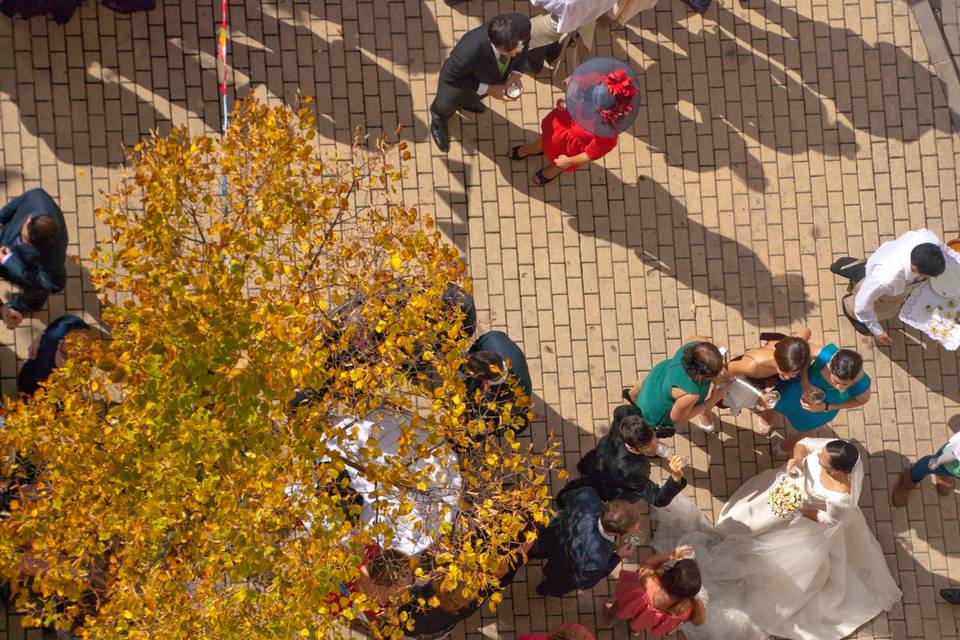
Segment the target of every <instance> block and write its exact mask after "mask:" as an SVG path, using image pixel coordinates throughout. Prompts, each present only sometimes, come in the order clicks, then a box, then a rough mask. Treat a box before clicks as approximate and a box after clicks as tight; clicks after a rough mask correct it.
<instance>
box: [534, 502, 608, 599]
mask: <svg viewBox="0 0 960 640" xmlns="http://www.w3.org/2000/svg"><path fill="white" fill-rule="evenodd" d="M560 507H561V508H560V511H558V512H557V515H556V516H554V518H553V520H551V521H550V525H549V526H548V527H547V528H546V529H545V530H544V531H543V533H542V534H541V535H540V536H539V537H538V538H537V542H536V544H535V545H534V548H533V549H531V551H530V553H529V554H528V555H529V556H530V557H531V558H546V559H547V562H548V563H556V564H557V565H559V566H560V567H563V568H566V569H567V570H568V571H569V575H567V576H565V578H569V583H570V586H572V587H574V588H576V589H589V588H591V587H593V585H595V584H597V583H598V582H600V581H601V580H603V579H604V578H606V577H607V576H608V575H610V574H611V573H612V572H613V570H614V569H615V568H616V567H617V565H618V564H620V556H618V555H617V545H616V543H614V542H611V541H610V540H607V539H606V538H605V537H603V535H602V534H601V533H600V516H601V515H602V514H603V501H601V500H600V496H599V495H598V494H597V492H596V490H595V489H594V488H593V487H581V488H579V489H574V490H572V491H568V492H567V493H566V494H565V495H564V497H563V502H562V504H560ZM547 573H548V571H547V569H546V568H545V569H544V575H547ZM550 573H554V572H550Z"/></svg>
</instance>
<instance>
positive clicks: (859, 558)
mask: <svg viewBox="0 0 960 640" xmlns="http://www.w3.org/2000/svg"><path fill="white" fill-rule="evenodd" d="M828 442H830V439H827V438H817V439H814V438H807V439H805V440H802V441H801V443H802V444H804V445H805V446H806V447H807V448H808V450H809V451H810V452H811V453H810V455H808V456H807V457H806V458H805V459H804V460H803V464H802V469H803V479H804V483H803V484H804V490H805V492H806V496H807V500H806V504H805V505H804V508H807V509H817V510H818V521H817V522H814V521H812V520H810V519H809V518H806V517H804V518H801V519H799V520H797V521H795V522H791V521H789V520H784V519H781V518H778V517H776V516H774V515H773V513H772V512H771V510H770V507H769V505H768V503H767V498H768V494H769V491H770V490H771V489H772V488H773V487H774V485H775V484H776V483H777V481H778V478H779V470H776V469H772V470H769V471H765V472H763V473H761V474H759V475H757V476H755V477H754V478H751V479H750V480H749V481H747V482H746V483H745V484H744V485H743V486H741V487H740V488H739V489H738V490H737V492H736V493H734V495H733V496H731V498H730V500H729V501H728V502H727V504H726V505H724V508H723V511H722V512H721V515H720V518H719V520H718V523H717V526H713V525H711V524H710V523H709V522H707V519H706V518H704V516H703V513H702V512H701V511H700V509H699V507H697V505H696V503H694V502H693V501H692V500H690V499H689V498H687V497H686V496H684V495H683V494H681V495H678V496H677V497H676V498H675V499H674V500H673V501H672V502H671V503H670V504H669V505H668V506H666V507H664V508H662V509H654V513H653V517H654V518H655V519H656V520H658V521H659V525H658V528H657V532H656V535H655V536H654V538H653V547H654V548H655V549H656V550H657V551H658V552H664V551H668V550H670V549H672V548H674V547H676V546H677V545H680V544H692V545H693V546H694V549H695V551H696V557H697V562H698V563H699V564H700V570H701V573H702V574H703V586H704V593H703V594H702V595H703V596H705V598H704V599H705V601H706V602H707V603H708V604H707V619H706V622H705V623H704V624H703V625H701V626H699V627H695V626H693V625H690V624H685V625H683V626H682V627H681V629H682V631H683V634H684V636H685V637H686V638H687V639H688V640H701V639H704V640H707V639H711V640H729V639H732V638H736V639H737V640H765V639H766V638H767V637H769V636H777V637H782V638H791V639H793V640H840V638H845V637H846V636H848V635H850V634H851V633H853V632H854V631H855V630H856V629H857V628H858V627H860V626H861V625H863V624H864V623H866V622H868V621H869V620H871V619H872V618H874V617H875V616H876V615H877V614H879V613H880V612H881V611H884V610H889V609H890V608H891V607H892V606H893V605H894V604H895V603H896V602H897V601H898V600H899V599H900V595H901V594H900V590H899V589H898V588H897V585H896V583H895V582H894V579H893V576H891V575H890V570H889V568H888V567H887V564H886V561H885V560H884V557H883V551H881V549H880V544H879V543H878V542H877V540H876V538H875V537H874V535H873V532H872V531H870V528H869V527H868V526H867V522H866V520H865V519H864V517H863V512H862V511H861V510H860V507H859V506H857V502H858V500H859V498H860V491H861V488H862V485H863V463H862V461H861V462H858V463H857V465H856V467H855V468H854V470H853V472H852V473H851V474H850V490H851V493H849V494H843V493H837V492H834V491H830V490H829V489H827V488H825V487H824V486H823V484H822V483H821V481H820V476H821V473H822V471H823V469H822V467H821V466H820V463H819V461H818V459H817V454H818V453H819V452H820V450H821V449H823V447H824V446H825V445H826V444H827V443H828Z"/></svg>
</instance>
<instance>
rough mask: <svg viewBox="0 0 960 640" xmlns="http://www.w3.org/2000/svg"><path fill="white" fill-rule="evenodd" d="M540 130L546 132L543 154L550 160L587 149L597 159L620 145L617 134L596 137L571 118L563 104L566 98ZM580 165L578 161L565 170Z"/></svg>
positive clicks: (575, 168) (592, 158)
mask: <svg viewBox="0 0 960 640" xmlns="http://www.w3.org/2000/svg"><path fill="white" fill-rule="evenodd" d="M540 132H541V133H542V134H543V136H542V137H541V142H542V144H543V155H545V156H547V159H548V160H550V162H554V161H555V160H556V159H557V157H558V156H561V155H564V156H567V157H571V156H577V155H580V154H581V153H583V152H586V153H587V156H589V158H590V159H591V160H596V159H598V158H602V157H603V156H605V155H607V154H608V153H610V152H611V151H613V149H614V148H615V147H616V146H617V136H610V137H604V136H595V135H593V134H592V133H588V132H587V131H585V130H583V129H582V128H581V127H580V125H578V124H577V123H576V122H574V121H573V118H571V117H570V113H569V112H568V111H567V110H566V108H565V107H564V106H563V100H558V101H557V106H556V107H554V109H553V110H552V111H551V112H550V113H548V114H547V117H546V118H544V119H543V122H541V123H540ZM578 168H580V165H579V164H576V165H573V166H572V167H567V168H566V169H564V171H576V170H577V169H578Z"/></svg>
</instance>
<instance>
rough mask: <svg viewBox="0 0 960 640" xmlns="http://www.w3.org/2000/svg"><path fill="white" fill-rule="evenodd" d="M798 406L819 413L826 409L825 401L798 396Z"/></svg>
mask: <svg viewBox="0 0 960 640" xmlns="http://www.w3.org/2000/svg"><path fill="white" fill-rule="evenodd" d="M800 406H801V407H803V408H804V409H806V410H807V411H809V412H811V413H820V412H821V411H826V410H827V403H826V402H810V401H809V400H807V399H806V398H803V397H801V398H800Z"/></svg>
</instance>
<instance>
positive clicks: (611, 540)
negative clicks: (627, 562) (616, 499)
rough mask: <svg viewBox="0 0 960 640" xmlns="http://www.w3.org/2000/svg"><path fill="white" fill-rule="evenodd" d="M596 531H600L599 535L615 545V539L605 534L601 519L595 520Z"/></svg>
mask: <svg viewBox="0 0 960 640" xmlns="http://www.w3.org/2000/svg"><path fill="white" fill-rule="evenodd" d="M597 529H599V530H600V535H601V536H603V537H604V538H606V539H607V540H609V541H610V542H612V543H614V544H616V543H617V539H616V538H615V537H613V536H611V535H610V534H609V533H607V530H606V529H604V528H603V517H600V518H597Z"/></svg>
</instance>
